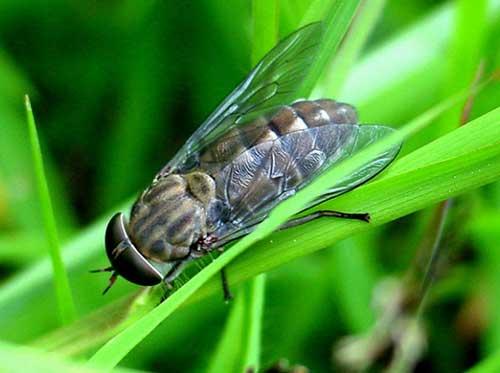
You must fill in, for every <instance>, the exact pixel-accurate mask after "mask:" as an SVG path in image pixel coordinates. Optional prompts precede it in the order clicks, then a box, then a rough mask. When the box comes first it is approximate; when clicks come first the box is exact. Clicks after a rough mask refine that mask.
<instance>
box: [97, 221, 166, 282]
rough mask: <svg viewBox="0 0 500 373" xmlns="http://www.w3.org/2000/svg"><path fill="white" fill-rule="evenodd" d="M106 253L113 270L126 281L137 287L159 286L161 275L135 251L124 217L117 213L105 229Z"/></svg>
mask: <svg viewBox="0 0 500 373" xmlns="http://www.w3.org/2000/svg"><path fill="white" fill-rule="evenodd" d="M105 244H106V253H107V255H108V258H109V261H110V263H111V265H112V267H113V269H114V270H115V271H116V272H117V273H118V274H119V275H120V276H122V277H124V278H126V279H127V280H128V281H130V282H133V283H135V284H138V285H144V286H151V285H156V284H159V283H160V282H161V280H162V278H163V276H162V275H161V273H160V272H159V271H158V270H157V269H156V268H154V267H153V266H152V265H151V263H149V262H148V260H147V259H146V258H145V257H144V256H143V255H142V254H141V253H140V252H139V251H138V250H137V248H136V247H135V246H134V244H133V243H132V241H131V240H130V238H129V236H128V233H127V230H126V222H125V216H124V215H123V214H122V213H117V214H116V215H115V216H113V217H112V218H111V220H110V221H109V223H108V226H107V228H106V236H105Z"/></svg>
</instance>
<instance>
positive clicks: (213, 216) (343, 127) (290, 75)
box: [106, 24, 399, 288]
mask: <svg viewBox="0 0 500 373" xmlns="http://www.w3.org/2000/svg"><path fill="white" fill-rule="evenodd" d="M320 40H321V25H320V24H311V25H308V26H306V27H304V28H302V29H300V30H298V31H296V32H295V33H293V34H292V35H290V36H288V37H287V38H286V39H284V40H283V41H282V42H281V43H280V44H278V45H277V46H276V47H275V48H274V49H273V50H272V51H270V52H269V53H268V54H267V55H266V56H265V57H264V58H263V60H262V61H261V62H259V64H258V65H257V66H256V67H255V68H254V69H253V70H252V71H251V73H250V75H249V76H248V77H247V78H246V79H245V80H244V81H243V82H242V83H241V84H240V85H239V86H238V87H237V88H236V89H235V90H234V91H233V92H232V93H231V94H230V95H229V96H228V98H226V100H225V101H224V102H223V103H222V104H221V105H220V106H219V107H218V108H217V109H216V110H215V112H214V113H213V114H212V115H211V116H210V117H209V118H208V119H207V120H206V121H205V123H203V124H202V126H201V127H200V128H199V129H198V130H197V131H196V132H195V133H194V134H193V135H192V136H191V138H190V139H189V140H188V141H187V142H186V144H185V145H184V146H183V148H182V149H181V150H180V151H179V152H178V153H177V154H176V156H175V157H174V158H173V159H172V160H171V161H170V162H169V163H168V164H167V165H166V166H165V167H164V168H163V169H162V170H161V171H160V172H159V173H158V174H157V175H156V177H155V178H154V180H153V182H152V184H151V185H150V186H149V187H148V188H147V189H146V190H145V191H144V192H143V193H142V194H141V196H140V197H139V198H138V200H137V201H136V202H135V204H134V205H133V207H132V210H131V213H130V219H129V222H127V219H126V218H125V215H124V214H122V213H118V214H116V215H115V216H114V217H113V218H112V219H111V221H110V223H109V224H108V228H107V230H106V251H107V254H108V257H109V259H110V261H111V264H112V266H111V267H109V268H107V269H106V270H109V271H113V276H112V282H113V281H114V279H115V277H116V275H117V274H120V275H122V276H123V277H125V278H127V279H129V280H130V281H132V282H135V283H138V284H142V285H151V284H154V283H159V282H161V281H162V280H163V281H165V282H166V283H167V284H170V283H171V282H172V281H173V280H174V279H175V277H176V276H177V275H178V273H179V272H180V271H181V269H182V266H183V265H184V264H185V263H187V262H188V261H189V260H191V259H194V258H197V257H200V256H203V255H205V254H206V253H208V252H210V251H212V250H214V249H216V248H221V247H223V246H224V245H225V244H226V243H228V242H230V241H232V240H234V239H236V238H239V237H241V236H243V235H245V234H247V233H249V232H250V231H252V230H253V229H254V227H255V226H256V225H257V224H258V223H260V222H261V221H262V220H263V219H265V218H266V217H267V215H268V214H269V211H270V210H271V209H272V208H273V207H274V206H276V205H277V204H278V203H279V202H281V201H283V200H284V199H286V198H289V197H290V196H291V195H293V194H295V193H296V192H297V191H299V190H300V189H302V188H303V187H304V186H306V185H307V184H308V183H310V182H311V181H312V180H313V179H314V178H315V177H316V176H318V175H319V174H321V173H322V172H324V171H325V170H326V169H328V168H330V167H333V166H334V165H335V164H337V163H339V162H341V161H342V160H343V159H345V158H347V157H349V156H351V155H352V154H354V153H355V152H357V151H359V150H361V149H363V148H365V147H367V146H368V145H370V144H372V143H374V142H375V141H377V140H378V139H380V138H381V137H383V136H386V135H387V134H389V133H391V132H392V131H393V130H392V129H391V128H390V127H386V126H382V125H360V124H358V117H357V113H356V110H355V108H354V107H353V106H351V105H349V104H345V103H341V102H337V101H335V100H331V99H320V100H311V101H309V100H299V101H295V102H293V100H294V99H295V97H294V92H295V91H296V90H297V89H298V88H300V84H301V83H302V80H303V78H304V77H305V75H306V74H307V71H308V69H307V67H308V66H309V65H310V64H311V63H312V61H313V60H314V57H315V53H316V50H317V45H318V43H319V41H320ZM398 151H399V145H398V146H396V147H393V148H390V149H386V150H384V151H381V152H380V153H379V154H378V155H377V156H376V157H375V158H374V159H372V160H370V162H368V163H367V164H365V165H363V167H361V168H360V169H359V170H357V172H355V173H354V174H353V175H350V176H349V177H346V178H344V179H342V180H337V181H335V182H334V183H332V186H331V188H330V189H329V190H327V191H326V192H325V193H324V194H323V195H322V196H321V197H320V198H318V199H317V200H315V201H314V202H313V203H312V204H311V206H309V207H312V206H314V205H317V204H319V203H321V202H323V201H325V200H327V199H330V198H333V197H335V196H337V195H339V194H342V193H345V192H347V191H349V190H351V189H353V188H355V187H356V186H358V185H360V184H362V183H364V182H366V181H368V180H369V179H371V178H372V177H374V176H375V175H376V174H378V173H379V172H380V171H382V170H383V169H384V168H385V167H386V166H387V165H388V164H389V163H390V162H391V161H392V160H393V159H394V158H395V157H396V155H397V153H398ZM319 216H340V217H348V218H354V219H361V220H367V218H368V214H348V213H338V212H332V211H327V212H324V214H318V213H315V214H314V216H313V215H311V217H312V218H315V217H319ZM305 221H307V220H304V217H302V218H297V219H292V221H290V222H289V224H288V225H287V224H285V226H284V227H283V228H286V227H288V226H289V227H291V226H295V225H297V224H298V223H302V222H305ZM112 282H111V283H112ZM108 288H109V287H108Z"/></svg>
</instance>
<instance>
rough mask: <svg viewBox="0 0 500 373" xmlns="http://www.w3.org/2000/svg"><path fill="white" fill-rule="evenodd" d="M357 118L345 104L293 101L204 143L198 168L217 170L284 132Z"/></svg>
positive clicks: (354, 112)
mask: <svg viewBox="0 0 500 373" xmlns="http://www.w3.org/2000/svg"><path fill="white" fill-rule="evenodd" d="M357 119H358V118H357V113H356V109H355V108H354V107H353V106H351V105H349V104H344V103H341V102H337V101H334V100H330V99H321V100H315V101H297V102H295V103H294V104H292V105H291V106H283V107H282V108H280V110H279V111H278V112H277V113H275V114H274V115H273V116H272V117H271V118H268V117H265V116H263V117H260V118H258V119H256V120H254V121H253V122H251V123H248V124H245V125H242V126H238V127H236V128H234V129H232V130H231V131H229V132H228V133H227V134H226V135H224V136H222V137H221V138H220V139H218V140H217V141H216V142H215V143H213V144H210V145H208V146H207V147H206V149H205V150H204V151H203V152H202V154H201V155H200V158H199V159H200V162H199V164H200V168H203V169H207V170H212V169H218V168H219V167H220V165H224V164H226V163H228V162H229V161H230V160H232V159H234V158H235V157H237V156H238V155H240V154H241V153H243V152H244V151H245V150H248V149H250V148H252V147H254V146H255V145H257V144H259V143H263V142H266V141H272V140H276V139H278V138H279V137H281V136H283V135H285V134H287V133H291V132H295V131H300V130H304V129H307V128H312V127H319V126H323V125H327V124H355V123H357Z"/></svg>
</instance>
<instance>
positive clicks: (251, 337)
mask: <svg viewBox="0 0 500 373" xmlns="http://www.w3.org/2000/svg"><path fill="white" fill-rule="evenodd" d="M244 286H245V293H246V297H245V298H246V300H247V302H246V304H247V312H248V318H247V323H246V325H247V328H248V330H247V338H246V343H245V354H244V356H243V367H244V370H245V371H246V370H250V369H251V370H252V371H254V372H258V371H259V369H260V352H261V338H262V315H263V313H264V298H265V289H266V275H265V274H264V273H263V274H260V275H258V276H256V277H255V278H253V279H252V281H251V282H249V283H248V284H244Z"/></svg>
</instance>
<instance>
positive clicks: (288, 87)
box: [160, 23, 322, 174]
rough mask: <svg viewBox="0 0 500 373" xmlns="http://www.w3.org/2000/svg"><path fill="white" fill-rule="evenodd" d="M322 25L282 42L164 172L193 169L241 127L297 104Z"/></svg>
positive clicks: (210, 118)
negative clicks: (201, 153)
mask: <svg viewBox="0 0 500 373" xmlns="http://www.w3.org/2000/svg"><path fill="white" fill-rule="evenodd" d="M321 35H322V26H321V23H312V24H310V25H307V26H305V27H303V28H301V29H299V30H297V31H295V32H294V33H292V34H291V35H289V36H288V37H286V38H285V39H284V40H282V41H281V42H280V43H279V44H278V45H277V46H276V47H274V48H273V49H272V50H271V51H270V52H269V53H268V54H267V55H266V56H264V58H263V59H262V60H261V61H260V62H259V63H258V64H257V66H255V68H254V69H253V70H252V71H251V72H250V74H249V75H248V77H247V78H246V79H245V80H244V81H243V82H242V83H241V84H240V85H239V86H238V87H236V89H235V90H234V91H233V92H232V93H231V94H230V95H229V96H228V97H227V98H226V99H225V100H224V101H223V102H222V103H221V104H220V105H219V107H218V108H217V109H216V110H215V111H214V112H213V113H212V114H211V115H210V116H209V117H208V119H207V120H206V121H205V122H204V123H203V124H202V125H201V126H200V127H199V128H198V130H196V131H195V132H194V134H193V135H192V136H191V137H190V138H189V139H188V140H187V142H186V143H185V145H184V146H183V147H182V148H181V150H180V151H179V152H178V153H177V154H176V156H175V157H174V158H173V159H172V160H171V161H170V162H169V163H168V164H167V166H166V167H165V168H164V169H163V170H162V171H161V172H160V174H162V173H168V172H169V171H170V170H175V169H177V170H179V169H181V170H182V169H186V168H189V164H190V162H191V161H192V159H191V158H192V156H196V153H197V151H198V150H199V149H200V148H202V147H204V146H206V145H207V144H209V143H211V142H213V141H215V140H216V139H217V138H219V137H220V136H222V135H223V134H225V133H227V131H229V130H231V128H234V127H235V126H237V125H244V124H245V123H249V122H251V118H253V117H257V116H258V115H260V114H261V113H262V112H265V111H269V110H270V109H271V108H273V107H277V106H280V105H282V104H287V103H289V102H290V101H293V99H294V98H296V97H294V93H295V91H296V90H297V89H298V88H299V86H300V84H301V83H302V81H303V79H304V77H305V76H306V75H307V73H308V70H309V69H308V68H309V66H310V65H311V64H312V62H313V61H314V59H315V56H316V52H317V49H318V48H317V47H318V45H319V43H320V41H321Z"/></svg>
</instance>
